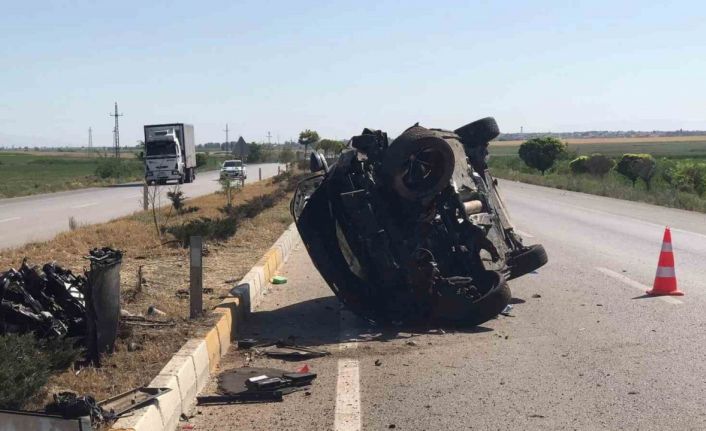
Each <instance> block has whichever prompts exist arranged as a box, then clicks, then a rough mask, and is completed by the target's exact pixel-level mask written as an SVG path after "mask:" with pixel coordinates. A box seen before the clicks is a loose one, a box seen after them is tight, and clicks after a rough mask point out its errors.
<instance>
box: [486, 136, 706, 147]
mask: <svg viewBox="0 0 706 431" xmlns="http://www.w3.org/2000/svg"><path fill="white" fill-rule="evenodd" d="M562 141H564V142H567V143H569V144H574V145H581V144H641V143H672V142H703V141H706V136H665V137H659V136H646V137H643V138H639V137H636V138H585V139H562ZM523 142H524V141H521V140H517V141H493V143H492V145H493V146H497V147H516V146H518V145H520V144H522V143H523Z"/></svg>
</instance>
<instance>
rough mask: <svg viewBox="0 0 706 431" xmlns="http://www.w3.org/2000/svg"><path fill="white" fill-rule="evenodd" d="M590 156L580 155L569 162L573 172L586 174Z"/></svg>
mask: <svg viewBox="0 0 706 431" xmlns="http://www.w3.org/2000/svg"><path fill="white" fill-rule="evenodd" d="M587 164H588V156H580V157H577V158H575V159H574V160H572V161H571V163H569V169H571V173H573V174H585V173H588V166H587Z"/></svg>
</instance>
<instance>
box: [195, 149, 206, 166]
mask: <svg viewBox="0 0 706 431" xmlns="http://www.w3.org/2000/svg"><path fill="white" fill-rule="evenodd" d="M206 163H208V153H196V167H197V168H200V167H201V166H205V165H206Z"/></svg>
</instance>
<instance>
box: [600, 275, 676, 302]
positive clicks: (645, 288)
mask: <svg viewBox="0 0 706 431" xmlns="http://www.w3.org/2000/svg"><path fill="white" fill-rule="evenodd" d="M596 269H597V270H598V271H600V272H602V273H603V274H605V275H607V276H608V277H611V278H614V279H616V280H618V281H621V282H623V283H624V284H627V285H628V286H631V287H634V288H636V289H639V290H641V291H642V293H645V292H647V291H648V290H650V287H649V286H645V285H644V284H642V283H640V282H637V281H635V280H633V279H632V278H630V277H627V276H625V275H623V274H620V273H618V272H615V271H613V270H610V269H608V268H603V267H600V266H598V267H596ZM658 298H659V299H661V300H662V301H664V302H667V303H669V304H683V302H681V301H680V300H678V299H677V298H675V297H673V296H658Z"/></svg>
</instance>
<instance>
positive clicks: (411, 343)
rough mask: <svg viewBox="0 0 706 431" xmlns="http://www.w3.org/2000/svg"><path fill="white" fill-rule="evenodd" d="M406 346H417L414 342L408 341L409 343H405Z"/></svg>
mask: <svg viewBox="0 0 706 431" xmlns="http://www.w3.org/2000/svg"><path fill="white" fill-rule="evenodd" d="M406 344H407V345H408V346H416V345H417V342H416V341H414V340H409V341H407V343H406Z"/></svg>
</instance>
